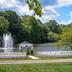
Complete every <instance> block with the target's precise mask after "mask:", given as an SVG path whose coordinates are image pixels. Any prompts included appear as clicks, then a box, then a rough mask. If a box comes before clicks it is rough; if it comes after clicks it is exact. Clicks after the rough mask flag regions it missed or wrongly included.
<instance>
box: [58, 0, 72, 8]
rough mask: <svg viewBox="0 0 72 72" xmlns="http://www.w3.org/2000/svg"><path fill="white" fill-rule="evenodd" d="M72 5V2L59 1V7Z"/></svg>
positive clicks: (71, 0)
mask: <svg viewBox="0 0 72 72" xmlns="http://www.w3.org/2000/svg"><path fill="white" fill-rule="evenodd" d="M69 5H72V0H58V6H59V7H60V6H61V7H62V6H69Z"/></svg>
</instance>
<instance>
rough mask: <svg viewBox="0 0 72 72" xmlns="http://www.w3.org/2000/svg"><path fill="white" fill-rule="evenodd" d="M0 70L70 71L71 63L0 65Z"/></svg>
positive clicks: (27, 71) (24, 71)
mask: <svg viewBox="0 0 72 72" xmlns="http://www.w3.org/2000/svg"><path fill="white" fill-rule="evenodd" d="M0 72H72V63H49V64H24V65H22V64H21V65H20V64H18V65H17V64H12V65H0Z"/></svg>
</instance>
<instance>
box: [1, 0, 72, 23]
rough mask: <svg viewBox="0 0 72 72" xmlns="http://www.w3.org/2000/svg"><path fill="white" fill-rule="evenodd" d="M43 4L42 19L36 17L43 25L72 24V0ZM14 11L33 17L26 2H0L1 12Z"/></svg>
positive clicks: (18, 0) (13, 0)
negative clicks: (55, 23) (50, 23)
mask: <svg viewBox="0 0 72 72" xmlns="http://www.w3.org/2000/svg"><path fill="white" fill-rule="evenodd" d="M39 1H40V2H41V4H42V8H43V14H42V17H38V16H35V17H36V18H37V19H40V20H41V21H42V22H43V23H45V22H48V21H49V20H56V21H57V22H58V23H60V24H69V23H71V22H72V0H39ZM9 9H10V10H14V11H16V12H17V13H18V14H19V15H30V16H31V15H32V14H33V11H32V10H31V11H30V10H29V8H28V5H27V4H26V3H25V2H24V0H0V10H9Z"/></svg>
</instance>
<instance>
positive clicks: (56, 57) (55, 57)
mask: <svg viewBox="0 0 72 72" xmlns="http://www.w3.org/2000/svg"><path fill="white" fill-rule="evenodd" d="M35 56H36V57H39V58H40V59H42V60H44V59H46V60H47V59H68V58H72V56H63V57H62V56H60V57H59V56H44V55H43V56H42V55H35Z"/></svg>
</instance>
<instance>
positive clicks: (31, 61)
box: [0, 59, 72, 64]
mask: <svg viewBox="0 0 72 72" xmlns="http://www.w3.org/2000/svg"><path fill="white" fill-rule="evenodd" d="M57 62H58V63H59V62H72V59H49V60H0V64H36V63H57Z"/></svg>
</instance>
